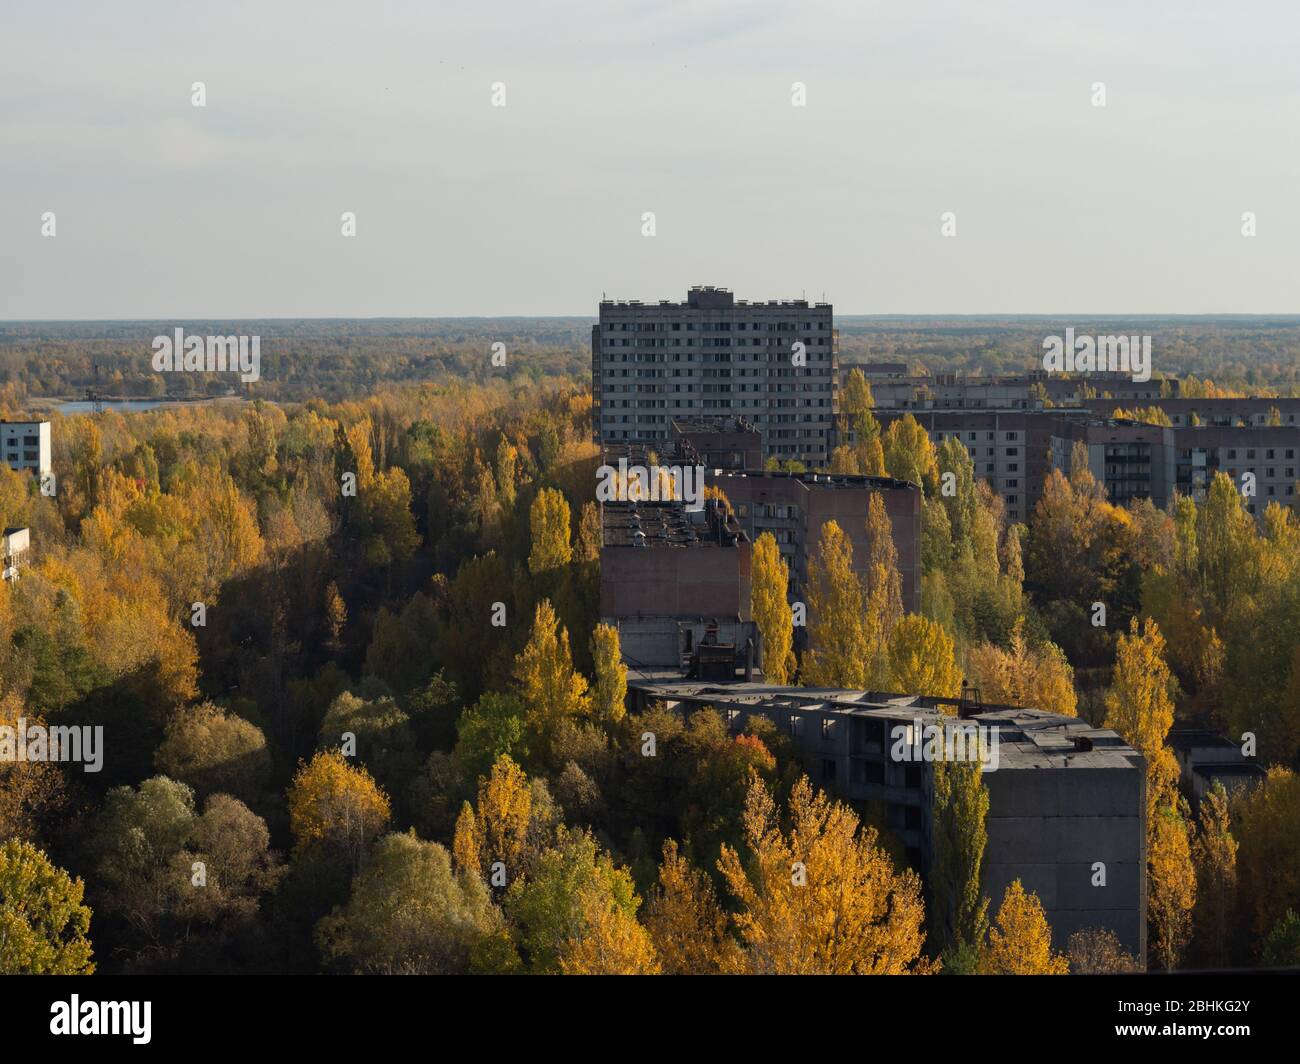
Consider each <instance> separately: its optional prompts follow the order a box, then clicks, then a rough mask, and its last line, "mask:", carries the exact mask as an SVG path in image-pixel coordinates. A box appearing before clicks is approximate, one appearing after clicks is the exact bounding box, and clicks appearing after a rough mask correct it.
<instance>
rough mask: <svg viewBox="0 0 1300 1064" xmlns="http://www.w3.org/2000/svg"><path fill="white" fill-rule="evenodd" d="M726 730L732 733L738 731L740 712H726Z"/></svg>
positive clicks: (734, 710) (735, 710)
mask: <svg viewBox="0 0 1300 1064" xmlns="http://www.w3.org/2000/svg"><path fill="white" fill-rule="evenodd" d="M727 730H728V731H733V732H734V731H739V730H740V710H738V709H729V710H727Z"/></svg>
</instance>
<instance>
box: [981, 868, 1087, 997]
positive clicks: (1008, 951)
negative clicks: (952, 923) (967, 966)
mask: <svg viewBox="0 0 1300 1064" xmlns="http://www.w3.org/2000/svg"><path fill="white" fill-rule="evenodd" d="M1069 970H1070V964H1069V961H1068V960H1067V959H1066V958H1065V956H1064V954H1060V953H1053V952H1052V929H1051V928H1050V927H1049V926H1048V924H1047V915H1046V913H1044V912H1043V905H1042V902H1040V901H1039V900H1038V895H1037V894H1033V893H1026V891H1025V888H1024V887H1023V886H1021V884H1020V880H1018V879H1016V880H1013V881H1012V882H1011V885H1010V886H1008V887H1007V889H1006V892H1005V893H1004V894H1003V895H1002V904H1001V905H1000V906H999V907H998V914H997V916H996V917H994V919H993V926H992V927H990V928H989V932H988V939H987V940H986V941H985V943H984V945H983V947H982V948H981V950H980V958H979V971H980V974H981V975H1067V974H1068V973H1069Z"/></svg>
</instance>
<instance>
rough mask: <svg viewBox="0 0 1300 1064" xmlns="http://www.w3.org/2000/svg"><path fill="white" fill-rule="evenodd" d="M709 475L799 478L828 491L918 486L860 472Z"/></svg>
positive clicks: (717, 476)
mask: <svg viewBox="0 0 1300 1064" xmlns="http://www.w3.org/2000/svg"><path fill="white" fill-rule="evenodd" d="M709 475H710V476H712V477H713V479H714V480H715V481H717V480H721V479H723V478H726V477H733V478H738V477H753V478H764V479H770V480H778V479H784V480H797V481H799V483H801V484H807V485H808V487H810V488H817V489H819V490H826V491H833V490H835V489H836V488H841V489H844V488H864V487H865V488H875V489H877V490H879V491H896V490H902V489H907V488H915V487H916V485H915V484H913V483H912V482H911V481H908V480H898V479H896V478H895V477H872V476H866V475H865V474H860V473H787V472H785V471H784V470H775V469H774V470H766V469H714V470H711V471H710V474H709Z"/></svg>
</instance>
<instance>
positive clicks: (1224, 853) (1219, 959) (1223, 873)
mask: <svg viewBox="0 0 1300 1064" xmlns="http://www.w3.org/2000/svg"><path fill="white" fill-rule="evenodd" d="M1237 849H1238V844H1237V840H1236V839H1235V838H1234V837H1233V835H1232V818H1231V816H1230V814H1229V811H1228V795H1227V792H1226V791H1225V790H1224V789H1223V784H1221V783H1219V784H1216V785H1215V787H1214V789H1213V790H1211V791H1210V792H1209V793H1207V794H1206V795H1205V797H1204V798H1202V799H1201V808H1200V826H1199V830H1198V831H1197V833H1196V838H1195V840H1194V841H1193V842H1192V864H1193V866H1194V868H1195V870H1196V910H1195V912H1194V914H1193V919H1192V926H1193V928H1194V929H1195V936H1196V941H1197V944H1198V946H1199V947H1200V954H1201V956H1202V957H1203V958H1204V960H1205V961H1206V962H1207V963H1208V964H1210V965H1211V966H1212V967H1216V968H1226V967H1228V966H1229V964H1230V962H1231V953H1232V950H1231V945H1232V940H1233V931H1234V924H1235V922H1236V916H1237Z"/></svg>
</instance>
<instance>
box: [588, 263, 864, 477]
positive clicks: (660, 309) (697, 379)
mask: <svg viewBox="0 0 1300 1064" xmlns="http://www.w3.org/2000/svg"><path fill="white" fill-rule="evenodd" d="M838 357H839V356H838V340H837V335H836V332H835V327H834V322H833V313H832V308H831V305H830V304H829V303H809V302H808V301H807V300H804V299H797V300H772V301H770V302H766V303H757V302H746V301H744V300H741V301H737V300H736V298H735V296H734V295H733V294H732V293H731V292H729V291H726V290H725V289H720V288H711V287H703V288H692V289H691V290H690V291H689V292H688V293H687V296H686V302H684V303H671V302H667V301H665V302H661V303H642V302H640V301H637V300H632V301H628V302H615V301H613V300H606V301H603V302H602V303H601V304H600V322H599V324H598V325H595V326H593V328H592V333H591V378H592V395H593V399H594V404H593V414H592V416H593V419H594V436H595V439H596V442H598V443H641V444H645V445H646V446H648V447H652V448H653V447H656V446H660V445H666V444H667V443H668V442H669V440H670V437H671V425H672V422H673V420H674V419H677V420H690V419H692V418H698V417H703V416H731V417H737V418H743V419H744V420H745V421H747V422H748V423H749V424H750V425H752V426H753V427H754V428H756V429H757V430H758V432H759V435H760V437H761V440H762V448H763V456H764V458H777V459H779V460H782V461H799V462H803V463H806V464H808V465H810V466H818V467H821V466H824V465H826V464H827V462H829V460H830V453H831V451H832V450H833V448H834V444H835V440H834V437H835V423H836V418H835V416H836V412H837V409H838V396H839V373H838Z"/></svg>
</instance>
